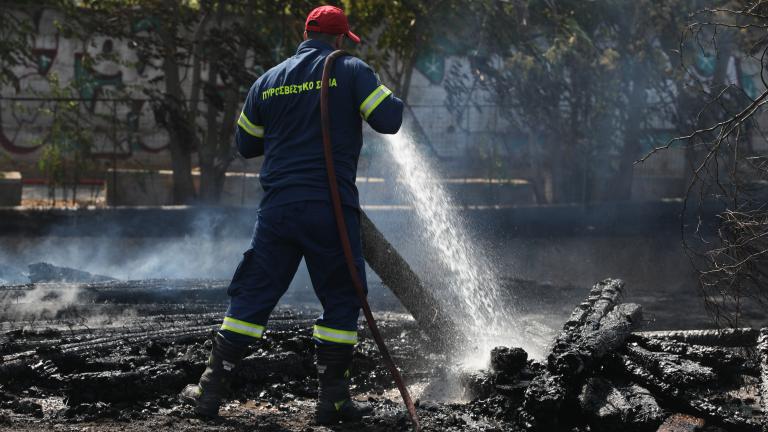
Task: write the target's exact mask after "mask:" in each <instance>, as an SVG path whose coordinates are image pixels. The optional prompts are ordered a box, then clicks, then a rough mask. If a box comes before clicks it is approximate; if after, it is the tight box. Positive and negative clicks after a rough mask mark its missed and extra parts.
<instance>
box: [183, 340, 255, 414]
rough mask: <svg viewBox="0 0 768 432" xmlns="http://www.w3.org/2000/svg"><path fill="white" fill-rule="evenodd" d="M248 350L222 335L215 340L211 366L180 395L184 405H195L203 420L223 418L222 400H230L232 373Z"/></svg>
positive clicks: (209, 360)
mask: <svg viewBox="0 0 768 432" xmlns="http://www.w3.org/2000/svg"><path fill="white" fill-rule="evenodd" d="M246 349H247V346H244V345H238V344H234V343H232V342H230V341H229V340H227V338H225V337H224V336H222V335H221V334H220V333H216V337H215V338H214V340H213V348H211V355H210V357H208V364H207V367H206V368H205V371H204V372H203V375H202V376H201V377H200V382H199V383H198V384H189V385H188V386H186V387H185V388H184V390H182V391H181V394H180V395H179V396H180V397H181V399H182V401H184V402H186V403H188V404H190V405H193V406H194V407H195V413H197V415H199V416H201V417H206V418H215V417H217V416H218V415H219V407H220V406H221V400H222V399H223V398H224V396H226V393H227V391H228V389H229V383H230V381H231V378H232V372H233V371H234V370H235V368H236V367H237V365H238V364H239V363H240V360H242V358H243V356H244V355H245V352H246Z"/></svg>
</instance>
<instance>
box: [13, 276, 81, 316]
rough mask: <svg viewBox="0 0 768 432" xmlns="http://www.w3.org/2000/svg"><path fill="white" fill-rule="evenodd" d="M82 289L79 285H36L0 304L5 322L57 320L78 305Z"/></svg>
mask: <svg viewBox="0 0 768 432" xmlns="http://www.w3.org/2000/svg"><path fill="white" fill-rule="evenodd" d="M81 293H82V289H81V287H80V285H78V284H36V285H34V286H33V287H32V288H31V289H29V290H27V291H20V292H17V293H16V294H17V295H12V296H6V301H4V302H3V303H0V307H2V318H3V319H5V320H33V319H51V318H56V317H57V316H59V315H60V313H61V312H62V311H64V310H66V309H67V308H69V307H72V306H74V305H76V304H77V303H78V300H79V297H80V294H81Z"/></svg>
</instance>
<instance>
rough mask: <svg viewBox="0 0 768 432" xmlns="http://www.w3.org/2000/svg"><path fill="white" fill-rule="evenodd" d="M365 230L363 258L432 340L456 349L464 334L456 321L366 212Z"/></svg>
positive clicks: (362, 214)
mask: <svg viewBox="0 0 768 432" xmlns="http://www.w3.org/2000/svg"><path fill="white" fill-rule="evenodd" d="M361 230H362V236H363V255H364V256H365V260H366V261H367V262H368V265H370V266H371V269H372V270H373V271H375V272H376V274H377V275H379V277H380V278H381V281H382V282H383V283H384V285H386V286H387V287H388V288H389V289H390V290H392V292H393V293H394V294H395V296H396V297H397V298H398V300H400V302H401V303H402V305H403V306H404V307H405V309H406V310H408V312H409V313H410V314H411V315H413V318H414V319H415V320H416V321H417V322H418V323H419V326H420V328H421V329H422V330H423V331H424V332H425V333H426V334H427V335H428V336H429V337H430V339H432V340H434V341H436V342H437V343H438V345H439V346H442V347H445V348H447V347H450V346H453V345H454V344H455V343H456V340H455V336H456V335H458V334H460V333H459V332H458V329H457V328H456V326H455V324H454V322H453V320H451V319H450V318H449V317H448V316H446V315H445V312H444V311H443V310H442V309H441V308H440V307H439V306H438V305H439V304H440V303H439V302H438V301H437V299H436V298H434V296H432V293H431V292H430V291H429V290H427V289H426V287H425V286H424V284H423V283H422V282H421V279H419V277H418V276H417V275H416V273H414V271H413V270H412V269H411V267H410V266H409V265H408V263H407V262H406V261H405V259H403V257H402V256H400V254H399V253H398V252H397V250H395V248H394V247H393V246H392V245H391V244H390V243H389V242H388V241H387V239H386V238H385V237H384V234H382V233H381V231H379V229H378V228H377V227H376V225H375V224H374V223H373V222H372V221H371V220H370V219H369V218H368V216H367V215H366V214H365V212H361Z"/></svg>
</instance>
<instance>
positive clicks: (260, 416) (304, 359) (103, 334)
mask: <svg viewBox="0 0 768 432" xmlns="http://www.w3.org/2000/svg"><path fill="white" fill-rule="evenodd" d="M224 290H225V283H223V282H220V281H201V280H187V281H180V280H143V281H132V282H120V281H99V282H93V283H81V284H67V283H38V284H29V285H19V286H6V287H2V288H0V296H2V307H3V310H2V311H1V312H0V316H2V317H3V319H2V323H1V324H0V329H1V330H0V331H1V333H0V355H2V363H0V429H2V430H28V431H37V430H52V429H55V430H78V431H81V430H121V431H133V430H150V429H161V430H169V429H174V430H210V431H229V430H254V427H257V429H258V430H264V431H310V430H311V431H326V430H339V431H344V430H350V431H351V430H359V429H360V428H363V429H364V430H372V431H392V430H408V429H409V420H408V418H407V417H406V416H405V414H404V410H403V409H402V407H401V402H400V398H399V395H398V394H397V391H396V389H394V387H393V384H392V381H391V378H390V376H389V373H388V371H387V370H386V369H385V368H384V367H383V365H382V364H381V360H380V357H379V354H378V351H377V349H376V347H375V345H374V343H373V341H372V339H371V338H370V336H369V332H368V330H367V328H366V327H365V326H364V323H363V322H361V327H360V335H361V343H360V344H359V346H358V349H357V351H356V354H355V361H354V366H353V367H354V369H353V381H352V384H353V389H352V390H353V394H355V395H356V398H357V399H360V400H368V401H369V402H370V403H371V404H372V405H373V406H374V408H375V415H374V416H373V417H371V418H367V419H365V421H364V422H363V424H362V425H355V426H350V427H346V428H345V427H343V426H339V427H335V428H333V429H329V428H322V427H317V426H313V425H312V418H311V417H312V410H313V406H314V405H313V404H314V399H315V398H316V396H317V389H316V388H317V381H316V379H315V367H314V345H313V343H312V340H311V326H312V323H313V321H314V318H315V317H316V316H317V314H318V311H317V310H315V309H313V308H311V307H307V306H306V305H298V306H295V305H294V306H286V307H281V308H279V309H278V310H277V311H276V312H275V314H274V315H273V318H272V320H271V322H270V328H269V330H268V331H267V333H266V335H265V338H264V339H263V340H262V341H261V342H260V343H258V344H257V345H256V346H255V347H254V350H253V351H252V353H251V354H250V355H248V356H247V357H246V358H245V360H244V361H243V364H242V366H241V367H240V368H239V370H238V376H237V378H236V379H235V383H234V385H233V388H232V395H231V396H232V399H231V401H230V402H228V403H227V404H226V405H225V406H224V407H223V408H222V419H221V420H219V421H203V420H199V419H196V418H195V417H194V416H193V415H192V414H191V411H190V409H189V408H188V407H186V406H184V405H182V404H180V403H179V402H178V401H177V398H176V395H177V393H178V392H179V391H180V390H181V388H183V387H184V385H186V384H188V383H192V382H195V381H196V379H197V378H198V377H199V375H200V374H201V373H202V370H203V368H204V362H205V360H206V358H207V356H208V353H209V351H210V344H211V342H210V339H211V337H212V335H213V332H214V331H215V329H216V328H217V326H218V324H219V323H220V320H221V316H222V314H223V312H224V310H225V304H224V303H223V300H225V296H224ZM287 300H288V301H290V300H291V299H290V298H288V299H287ZM378 318H379V326H380V328H381V330H382V333H383V335H384V337H385V338H386V340H387V342H388V345H389V348H390V350H391V353H392V355H393V357H394V358H395V361H396V362H397V364H398V365H399V366H400V368H401V370H402V371H403V372H404V376H405V379H406V380H407V382H408V383H409V386H410V388H411V391H412V392H413V393H414V395H415V397H417V398H418V397H419V396H422V398H421V399H419V414H420V415H421V417H422V421H423V424H424V430H508V428H507V427H505V426H504V422H503V421H501V422H500V421H498V420H496V419H494V418H493V417H492V416H488V415H485V414H478V413H477V412H475V411H477V410H476V409H474V408H473V407H472V406H470V405H466V404H462V403H446V402H445V400H444V399H445V395H446V391H447V389H446V388H445V387H443V384H441V383H448V382H450V380H449V379H448V378H447V377H448V376H449V375H450V374H451V371H450V370H449V369H448V367H446V366H445V365H446V363H447V361H446V359H445V357H444V356H443V355H440V354H435V353H434V352H432V351H431V350H428V349H424V348H423V347H426V346H429V341H428V340H426V339H425V337H424V336H423V335H422V333H421V332H419V331H418V328H417V326H416V323H415V322H414V321H413V320H412V319H411V318H410V316H408V315H407V314H402V313H397V312H394V313H384V314H381V315H379V316H378ZM451 393H452V395H451V396H450V397H451V398H456V397H461V396H462V395H461V389H459V388H458V387H456V388H453V389H451ZM424 397H427V398H426V399H425V398H424ZM432 397H434V398H436V399H438V400H441V402H439V403H437V402H432V401H430V400H431V398H432Z"/></svg>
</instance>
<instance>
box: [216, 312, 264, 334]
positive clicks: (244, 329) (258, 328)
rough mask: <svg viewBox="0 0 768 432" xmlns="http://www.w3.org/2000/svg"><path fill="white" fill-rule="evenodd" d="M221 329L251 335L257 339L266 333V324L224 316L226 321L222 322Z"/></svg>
mask: <svg viewBox="0 0 768 432" xmlns="http://www.w3.org/2000/svg"><path fill="white" fill-rule="evenodd" d="M221 330H229V331H231V332H233V333H237V334H241V335H245V336H250V337H253V338H256V339H261V337H262V336H263V335H264V326H262V325H258V324H251V323H249V322H245V321H241V320H239V319H235V318H232V317H224V322H223V323H221Z"/></svg>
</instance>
